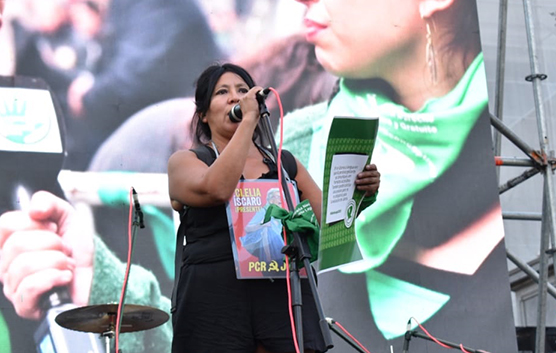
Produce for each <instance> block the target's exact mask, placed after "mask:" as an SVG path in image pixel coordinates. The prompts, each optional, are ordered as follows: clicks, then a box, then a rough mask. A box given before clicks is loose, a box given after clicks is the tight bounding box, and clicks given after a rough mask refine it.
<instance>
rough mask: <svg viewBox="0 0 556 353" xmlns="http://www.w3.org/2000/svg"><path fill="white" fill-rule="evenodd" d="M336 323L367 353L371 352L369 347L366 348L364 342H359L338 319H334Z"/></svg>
mask: <svg viewBox="0 0 556 353" xmlns="http://www.w3.org/2000/svg"><path fill="white" fill-rule="evenodd" d="M334 325H337V326H338V327H339V328H340V329H342V331H344V332H345V334H346V335H348V336H349V338H351V339H352V340H353V341H354V342H355V343H357V345H358V346H359V347H360V348H361V349H362V350H364V351H365V352H367V353H371V352H369V351H368V350H367V348H365V346H363V344H361V342H359V341H358V340H357V339H356V338H355V337H353V335H352V334H351V333H349V332H348V330H346V329H345V328H344V327H343V326H342V325H341V324H340V323H339V322H338V321H336V320H334Z"/></svg>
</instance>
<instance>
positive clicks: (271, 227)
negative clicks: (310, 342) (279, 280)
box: [239, 188, 284, 263]
mask: <svg viewBox="0 0 556 353" xmlns="http://www.w3.org/2000/svg"><path fill="white" fill-rule="evenodd" d="M270 205H277V206H280V207H281V206H282V201H281V199H280V189H278V188H272V189H270V190H268V192H267V194H266V204H265V206H264V207H263V208H261V209H260V210H259V211H257V213H255V215H254V216H253V218H251V221H249V223H248V224H247V226H245V235H244V236H242V237H240V238H239V240H240V241H241V245H242V246H243V247H244V248H245V249H246V250H247V251H249V253H250V254H251V255H253V256H255V257H256V258H258V259H259V260H260V261H266V262H270V261H278V262H279V263H281V262H282V261H283V259H284V254H282V252H281V250H282V247H284V238H283V236H282V223H281V222H280V220H279V219H276V218H272V219H271V220H270V222H267V223H263V220H264V216H265V214H266V210H267V209H268V207H269V206H270Z"/></svg>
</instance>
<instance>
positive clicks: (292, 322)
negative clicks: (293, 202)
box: [269, 87, 299, 353]
mask: <svg viewBox="0 0 556 353" xmlns="http://www.w3.org/2000/svg"><path fill="white" fill-rule="evenodd" d="M269 90H270V91H272V92H273V93H274V95H275V96H276V101H277V102H278V107H279V108H280V145H279V147H278V156H277V157H276V159H277V161H276V167H277V168H278V185H282V140H283V138H282V136H283V135H284V123H283V120H284V110H283V108H282V101H281V100H280V95H279V94H278V92H277V91H276V90H275V89H274V88H272V87H269ZM271 138H272V136H271ZM279 189H280V199H281V200H282V205H285V204H286V202H285V199H284V190H283V188H279ZM290 211H293V210H290ZM283 232H284V244H287V243H288V240H287V236H286V229H285V228H283ZM286 286H287V289H288V290H287V291H288V313H289V315H290V326H291V328H292V336H293V344H294V347H295V351H296V352H297V353H299V343H298V342H297V335H296V330H295V319H294V315H293V309H292V295H291V278H290V262H289V259H288V256H286Z"/></svg>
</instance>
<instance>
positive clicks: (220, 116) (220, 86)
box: [203, 72, 249, 138]
mask: <svg viewBox="0 0 556 353" xmlns="http://www.w3.org/2000/svg"><path fill="white" fill-rule="evenodd" d="M248 91H249V86H248V85H247V83H245V81H244V80H243V79H242V78H241V77H240V76H239V75H237V74H235V73H233V72H226V73H224V74H223V75H222V76H220V79H218V81H217V82H216V86H214V92H213V93H212V97H211V101H210V107H209V109H208V111H207V113H206V114H205V116H204V117H203V122H206V123H208V124H209V127H210V130H211V134H212V136H213V137H215V135H223V136H226V137H228V138H229V137H231V135H233V133H234V132H235V130H236V129H237V126H238V124H237V123H234V122H232V121H231V120H230V118H229V116H228V113H229V112H230V110H232V108H233V107H234V105H236V104H237V103H238V102H239V98H241V97H243V96H244V95H245V94H246V93H247V92H248Z"/></svg>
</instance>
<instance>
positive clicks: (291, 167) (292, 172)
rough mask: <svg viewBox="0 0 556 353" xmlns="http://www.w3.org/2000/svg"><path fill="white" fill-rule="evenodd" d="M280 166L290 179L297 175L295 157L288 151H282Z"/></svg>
mask: <svg viewBox="0 0 556 353" xmlns="http://www.w3.org/2000/svg"><path fill="white" fill-rule="evenodd" d="M282 165H283V166H284V169H285V170H286V172H288V175H289V176H290V178H291V179H295V177H296V175H297V163H296V162H295V157H294V156H293V154H291V152H290V151H287V150H282Z"/></svg>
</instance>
